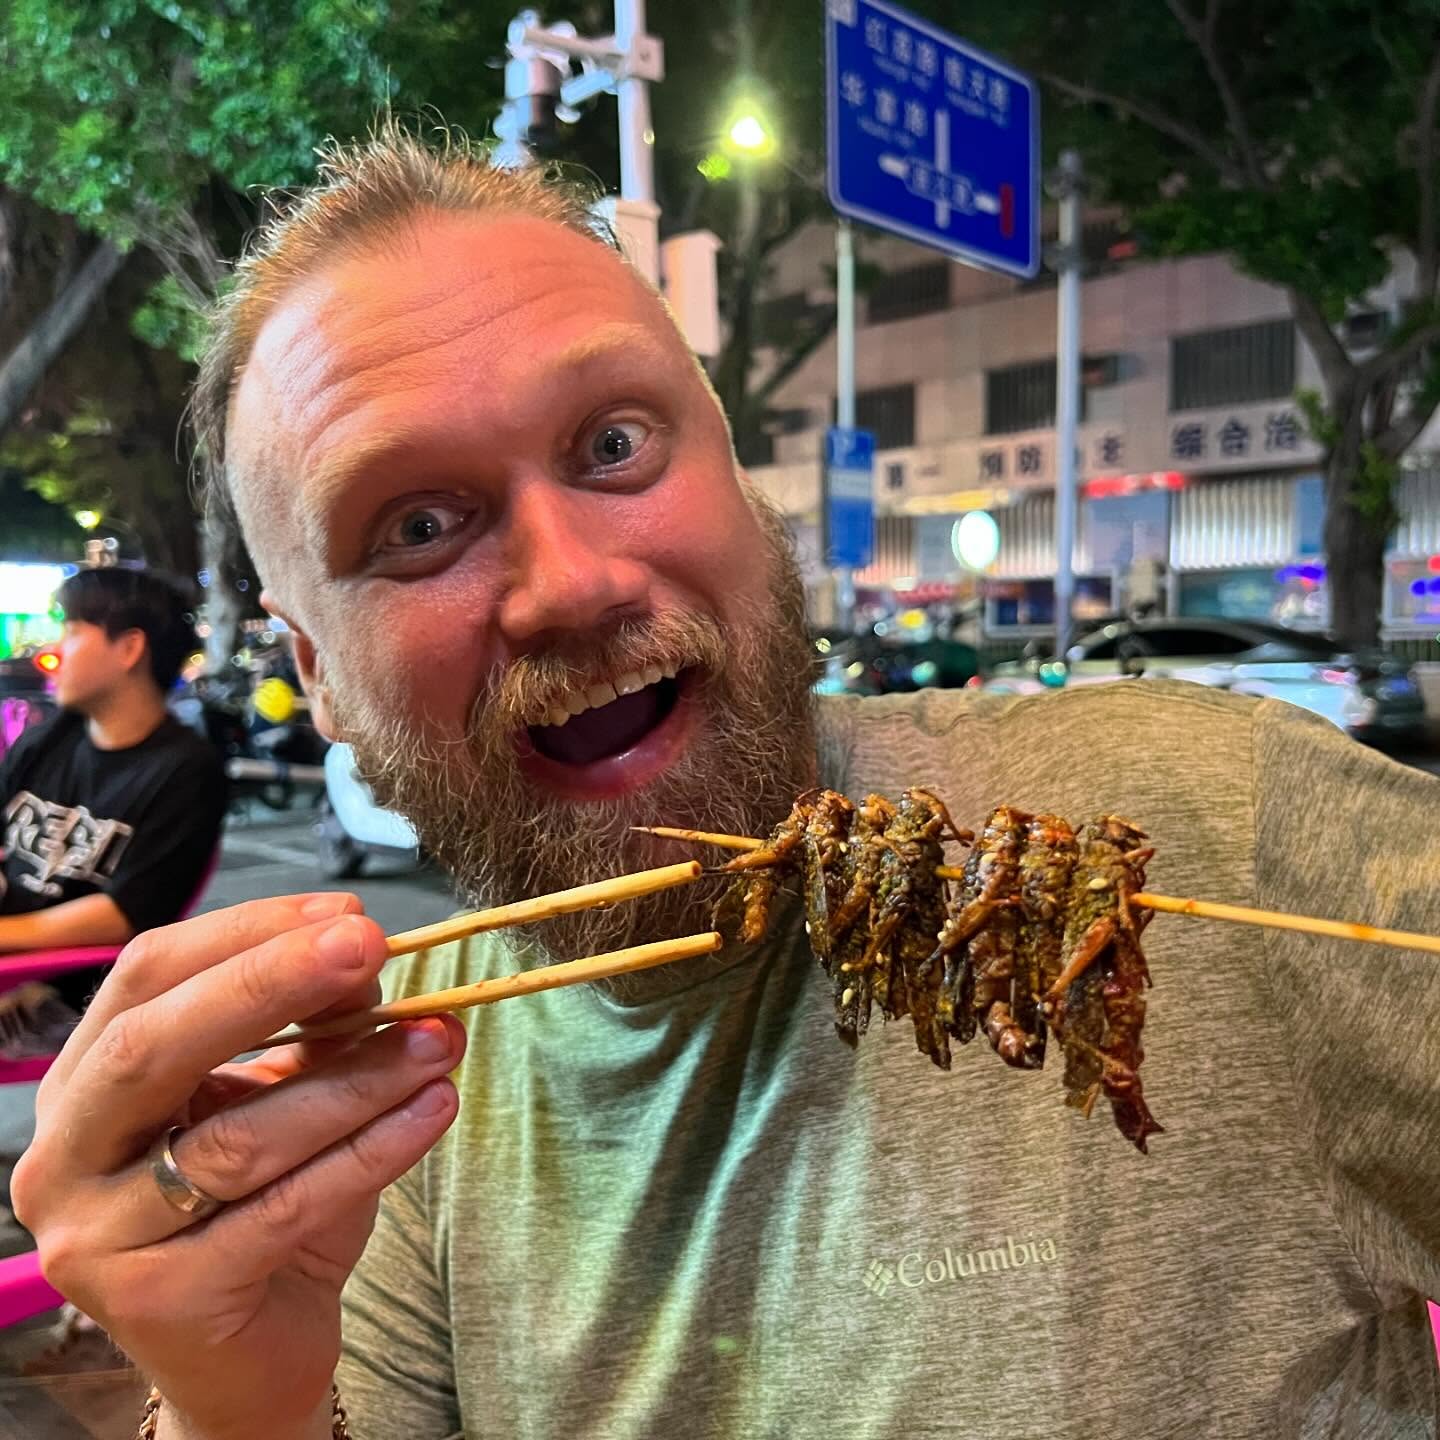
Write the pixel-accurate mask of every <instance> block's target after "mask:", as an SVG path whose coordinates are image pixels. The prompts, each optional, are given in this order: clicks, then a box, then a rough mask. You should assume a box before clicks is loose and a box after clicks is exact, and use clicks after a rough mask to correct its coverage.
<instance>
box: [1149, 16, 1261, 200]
mask: <svg viewBox="0 0 1440 1440" xmlns="http://www.w3.org/2000/svg"><path fill="white" fill-rule="evenodd" d="M1165 5H1166V7H1167V8H1168V9H1169V11H1170V13H1171V14H1172V15H1173V16H1174V17H1175V19H1176V20H1177V21H1178V22H1179V25H1180V28H1181V29H1182V30H1184V32H1185V34H1186V35H1187V36H1188V37H1189V38H1190V41H1191V43H1192V44H1193V45H1194V46H1195V48H1196V49H1197V50H1198V51H1199V52H1200V58H1201V59H1202V60H1204V62H1205V68H1206V69H1207V70H1208V71H1209V72H1210V80H1211V82H1212V83H1213V84H1214V86H1215V93H1216V94H1217V95H1218V96H1219V97H1220V103H1221V105H1223V106H1224V107H1225V118H1226V120H1227V122H1228V123H1229V126H1230V133H1231V135H1233V136H1234V138H1235V144H1236V145H1237V146H1238V147H1239V149H1240V158H1241V160H1242V161H1243V162H1244V166H1245V178H1246V179H1247V180H1248V181H1249V182H1250V184H1251V185H1253V186H1254V187H1255V188H1256V189H1257V190H1268V189H1269V188H1270V182H1269V181H1268V180H1267V179H1266V178H1265V171H1264V170H1263V169H1262V168H1261V165H1260V156H1259V152H1258V151H1257V150H1256V149H1255V141H1254V139H1253V137H1252V136H1251V134H1250V126H1249V125H1248V124H1247V123H1246V120H1245V111H1244V108H1243V107H1242V106H1241V104H1240V97H1239V96H1238V95H1236V93H1235V89H1234V86H1232V85H1231V84H1230V77H1229V76H1228V75H1227V74H1226V73H1225V67H1224V66H1223V65H1222V64H1221V63H1220V52H1219V51H1218V50H1217V49H1216V48H1215V26H1216V22H1217V21H1218V20H1219V18H1220V0H1209V3H1208V4H1207V6H1206V9H1205V19H1204V20H1203V21H1201V20H1197V19H1196V18H1195V17H1194V16H1193V15H1192V14H1191V13H1190V12H1189V11H1188V10H1187V9H1186V8H1185V6H1184V5H1183V4H1182V3H1181V0H1165Z"/></svg>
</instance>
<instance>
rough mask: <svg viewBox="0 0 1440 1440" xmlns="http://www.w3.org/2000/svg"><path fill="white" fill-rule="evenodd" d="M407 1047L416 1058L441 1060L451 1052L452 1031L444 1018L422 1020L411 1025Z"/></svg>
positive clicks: (406, 1039)
mask: <svg viewBox="0 0 1440 1440" xmlns="http://www.w3.org/2000/svg"><path fill="white" fill-rule="evenodd" d="M405 1048H406V1049H407V1050H409V1052H410V1054H411V1055H412V1056H414V1058H415V1059H416V1060H439V1059H441V1058H442V1057H443V1056H446V1055H448V1054H449V1053H450V1032H449V1031H448V1030H447V1029H446V1028H445V1022H444V1021H443V1020H422V1021H421V1022H420V1023H419V1024H418V1025H412V1026H410V1027H409V1033H408V1034H407V1035H406V1036H405Z"/></svg>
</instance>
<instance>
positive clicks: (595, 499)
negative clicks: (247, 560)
mask: <svg viewBox="0 0 1440 1440" xmlns="http://www.w3.org/2000/svg"><path fill="white" fill-rule="evenodd" d="M228 451H229V454H230V457H231V460H232V463H233V468H234V470H235V471H236V472H238V474H239V475H240V476H241V477H243V478H242V479H241V480H240V481H239V484H238V490H239V493H238V494H237V503H238V506H239V509H240V513H241V518H242V520H243V522H244V526H245V530H246V535H247V538H248V540H249V541H250V544H251V548H252V551H253V552H254V553H255V554H256V556H257V559H258V560H259V563H260V566H261V569H262V572H263V573H264V575H265V578H266V582H267V586H268V589H269V591H270V593H271V595H272V597H273V598H274V601H275V603H276V605H277V607H278V608H279V609H280V610H281V611H282V612H283V613H284V614H285V616H286V618H287V619H288V620H289V621H290V622H291V624H292V625H293V627H294V628H295V630H296V632H297V642H296V658H297V661H298V662H299V664H300V666H301V669H302V673H303V674H304V676H305V679H306V681H307V685H308V687H309V688H310V689H311V691H312V695H314V697H315V699H316V701H317V713H318V715H319V717H320V719H321V721H322V723H323V724H326V725H328V727H329V728H330V729H331V730H332V731H333V732H334V733H336V734H337V735H338V736H340V738H343V739H347V740H349V741H351V742H352V743H353V744H354V745H355V748H356V753H357V756H358V757H359V760H360V763H361V768H362V770H363V771H364V772H365V773H366V774H367V778H370V779H371V781H372V783H373V784H374V786H375V789H376V792H377V795H378V796H379V797H380V798H381V800H382V801H383V802H385V803H390V804H392V805H394V806H395V808H398V809H401V810H402V811H404V812H405V813H407V814H409V815H410V818H411V819H412V820H413V821H415V823H416V825H417V828H419V830H420V832H421V835H422V838H423V839H424V840H425V842H426V843H427V845H428V846H429V847H430V848H431V849H432V850H434V851H435V852H436V853H437V854H438V856H439V858H440V859H441V860H442V861H443V862H444V863H446V864H447V865H448V866H449V868H451V869H452V871H454V873H455V874H456V875H457V878H458V879H459V880H460V881H461V882H462V884H463V885H464V886H465V887H466V888H467V889H468V890H469V892H470V893H471V895H472V897H473V898H474V899H476V900H477V901H481V900H493V899H502V898H503V899H512V898H518V896H520V895H522V894H525V893H535V892H537V891H538V890H542V889H552V888H560V887H562V886H565V885H572V884H578V883H582V882H584V881H586V880H590V879H595V878H599V877H600V876H603V875H609V874H617V873H620V872H621V871H624V870H627V869H633V868H636V867H637V866H640V865H648V864H657V863H664V862H665V861H668V860H673V859H677V858H681V857H680V855H678V854H677V853H676V852H675V851H674V850H673V848H671V849H665V848H664V846H663V842H657V841H651V840H647V839H645V838H644V837H639V836H635V835H633V834H632V833H631V832H630V829H629V827H630V825H632V824H639V823H655V824H661V823H669V824H679V825H704V826H706V828H711V829H720V828H729V829H742V830H745V831H753V830H755V829H763V828H766V827H768V826H769V825H770V824H772V823H773V822H774V820H775V819H776V818H778V816H779V815H780V814H783V813H784V810H785V809H786V808H788V800H789V796H790V795H791V794H792V793H793V790H794V788H795V787H797V786H799V785H803V784H804V783H806V782H807V781H808V779H809V778H810V772H811V770H812V768H813V740H812V736H811V732H810V726H809V706H808V682H809V674H808V663H807V662H808V653H809V652H808V647H807V646H806V645H805V641H804V632H803V616H802V613H801V609H800V592H799V587H798V581H797V579H796V576H795V574H794V569H793V564H792V562H791V561H790V558H789V556H788V553H787V552H786V551H785V549H784V546H783V544H781V543H780V542H779V540H778V539H777V536H776V533H775V526H774V524H773V522H770V521H768V520H767V518H766V517H764V516H761V515H759V514H757V512H756V510H755V509H753V508H752V507H751V505H750V504H749V503H748V502H747V500H746V498H745V495H744V493H743V492H742V490H741V488H740V485H739V483H738V480H737V476H736V473H735V468H734V462H733V459H732V455H731V450H730V444H729V437H728V433H727V430H726V428H725V425H724V422H723V419H722V417H721V415H720V413H719V411H718V408H717V407H716V405H715V403H714V400H713V398H712V396H711V394H710V392H709V390H708V389H707V387H706V386H705V385H704V383H703V381H702V378H701V376H700V375H699V373H698V372H697V370H696V368H695V365H694V362H693V360H692V359H691V357H690V355H689V353H688V352H687V350H686V349H685V347H684V344H683V342H682V341H681V339H680V337H679V335H678V334H677V333H676V331H675V329H674V326H673V325H672V324H671V322H670V321H669V319H668V317H667V316H666V315H665V313H664V311H663V309H662V308H661V306H660V305H659V303H658V302H657V300H656V298H655V297H654V296H653V295H652V294H651V293H650V292H649V291H648V290H647V289H646V288H645V287H644V286H643V285H641V284H640V283H639V282H638V281H637V280H636V279H635V278H634V276H633V275H631V274H630V272H629V271H628V270H626V269H625V267H624V266H623V265H621V264H620V262H619V261H618V260H617V259H616V258H615V257H614V256H613V255H611V254H610V253H608V252H607V251H606V250H605V249H604V248H603V247H601V246H599V245H597V244H595V243H594V242H592V241H588V240H586V239H585V238H583V237H581V236H578V235H575V234H572V233H571V232H569V231H567V230H565V229H563V228H561V227H559V226H556V225H553V224H550V223H548V222H544V221H537V220H531V219H526V218H521V217H504V218H499V219H495V220H489V221H484V222H479V221H476V220H473V219H469V218H465V217H458V216H450V215H441V216H434V217H426V218H424V219H422V220H421V221H420V222H419V223H418V224H417V225H416V226H415V228H414V229H413V231H410V232H407V234H406V235H405V236H404V237H403V238H401V239H400V240H398V241H394V242H391V243H388V244H386V245H384V246H382V247H378V248H376V249H374V250H371V251H368V252H366V253H364V254H360V255H356V256H352V257H350V258H347V259H345V260H343V261H339V262H337V263H336V264H335V265H334V266H333V267H331V268H329V269H327V270H325V271H323V272H321V273H320V274H318V275H316V276H314V277H312V278H311V279H309V280H307V281H305V282H303V283H302V284H301V285H299V286H298V287H296V289H294V290H293V291H292V292H291V293H290V295H289V296H287V297H286V298H285V299H284V300H283V301H282V302H281V303H280V305H279V306H278V307H277V308H276V309H275V310H274V312H272V314H271V315H270V316H269V317H268V318H267V320H266V322H265V324H264V326H263V327H262V329H261V331H260V334H259V336H258V337H257V340H256V344H255V347H254V350H253V353H252V355H251V357H250V359H249V362H248V363H247V365H246V367H245V371H244V374H243V377H242V380H241V383H240V385H239V387H238V391H237V394H236V398H235V401H234V403H233V406H232V411H231V418H230V425H229V431H228ZM695 918H696V916H695V911H694V901H693V899H692V900H691V901H690V902H689V903H688V905H687V904H686V903H685V901H684V899H683V897H682V899H681V900H678V901H677V900H676V899H675V897H670V899H669V900H657V901H656V902H655V903H654V904H652V905H650V906H649V907H648V908H647V907H645V906H637V905H627V906H623V907H619V908H618V909H617V910H615V911H613V912H609V913H607V914H601V915H591V916H589V917H577V918H576V919H574V920H572V921H570V922H569V923H568V924H560V925H558V926H556V927H552V929H551V932H550V934H549V936H548V937H547V939H548V940H549V942H550V944H551V946H552V948H553V949H555V950H557V951H568V952H569V953H576V949H575V947H578V946H586V947H589V948H594V947H596V946H598V945H599V944H600V943H601V942H602V941H606V942H610V943H621V942H623V941H625V940H627V939H631V938H652V939H653V938H658V935H657V933H656V932H654V931H653V930H651V933H643V936H642V932H644V931H646V930H647V929H649V928H650V926H651V925H659V924H661V923H664V924H674V923H680V922H681V921H682V920H684V919H690V920H694V919H695ZM693 928H700V927H699V926H698V925H696V926H694V927H693Z"/></svg>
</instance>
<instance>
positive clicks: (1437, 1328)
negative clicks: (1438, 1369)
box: [1430, 1300, 1440, 1365]
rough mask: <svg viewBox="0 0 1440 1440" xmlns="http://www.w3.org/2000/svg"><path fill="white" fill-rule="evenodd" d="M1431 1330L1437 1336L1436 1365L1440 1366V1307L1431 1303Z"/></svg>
mask: <svg viewBox="0 0 1440 1440" xmlns="http://www.w3.org/2000/svg"><path fill="white" fill-rule="evenodd" d="M1430 1329H1431V1330H1432V1331H1433V1332H1434V1335H1435V1363H1436V1364H1437V1365H1440V1305H1437V1304H1436V1303H1435V1302H1434V1301H1433V1300H1432V1301H1431V1302H1430Z"/></svg>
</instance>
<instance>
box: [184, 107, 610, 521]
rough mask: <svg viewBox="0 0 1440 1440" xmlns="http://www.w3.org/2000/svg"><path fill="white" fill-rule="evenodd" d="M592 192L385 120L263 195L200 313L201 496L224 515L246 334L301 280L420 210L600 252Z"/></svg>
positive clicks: (251, 338) (194, 408)
mask: <svg viewBox="0 0 1440 1440" xmlns="http://www.w3.org/2000/svg"><path fill="white" fill-rule="evenodd" d="M598 197H599V190H598V187H596V186H594V185H593V184H591V183H587V182H584V181H581V180H578V179H576V178H575V177H574V176H573V175H572V174H570V173H568V172H564V171H561V170H560V169H558V168H556V167H550V168H545V169H536V168H532V169H526V170H507V169H501V168H499V167H498V166H495V165H493V164H491V162H490V159H489V156H488V154H487V153H486V151H485V150H484V149H483V148H482V147H481V146H478V145H476V144H474V143H472V142H471V141H469V140H467V139H466V138H465V137H464V136H463V135H461V134H459V133H458V132H456V131H453V130H450V129H448V128H441V129H439V131H438V133H437V139H436V140H435V141H434V142H431V141H427V140H425V139H422V138H421V137H420V136H418V135H417V134H415V133H414V132H413V131H411V130H410V129H407V128H406V127H405V125H404V124H402V123H401V122H399V121H397V120H395V119H394V118H391V117H386V119H385V120H384V121H383V122H382V123H381V124H380V125H378V126H377V127H376V129H375V130H374V131H373V132H372V134H371V135H370V137H369V138H368V139H367V140H364V141H358V142H356V143H354V144H349V145H345V144H341V143H339V142H338V141H331V142H330V143H329V144H327V145H326V146H325V147H324V148H323V149H322V150H321V151H320V164H319V169H318V175H317V178H316V181H315V183H314V184H313V185H310V186H308V187H306V188H305V189H303V190H299V191H296V192H294V193H292V194H285V193H283V192H278V191H276V192H272V193H271V194H270V195H268V196H267V197H266V200H265V202H264V203H265V206H266V208H267V209H268V210H269V212H270V218H268V219H267V220H266V221H265V222H264V223H263V224H262V225H261V227H260V229H259V230H258V231H256V233H255V234H254V235H253V236H252V237H251V239H250V241H249V243H248V244H247V246H246V249H245V253H244V254H243V255H242V256H241V258H240V260H239V261H238V262H237V263H236V265H235V269H234V272H233V276H232V279H231V284H230V285H229V287H228V289H227V292H226V294H225V295H224V297H223V298H222V299H221V300H219V301H218V302H217V304H216V305H215V307H214V309H213V310H212V311H211V314H210V316H209V324H208V334H207V339H206V342H205V347H204V350H203V353H202V355H201V359H200V367H199V374H198V376H197V378H196V381H195V386H194V389H193V391H192V393H191V399H190V423H191V428H192V430H193V432H194V435H195V440H196V457H197V461H198V464H199V479H200V488H201V494H202V497H203V499H204V501H205V504H206V506H207V508H210V509H211V510H212V512H213V511H218V512H221V513H222V515H223V513H224V512H230V511H231V510H232V505H231V499H232V495H231V487H230V483H229V475H228V471H227V465H226V452H225V422H226V415H227V412H228V409H229V405H230V397H231V395H232V393H233V391H234V388H235V384H236V381H237V380H238V379H239V375H240V371H241V369H242V368H243V367H244V364H245V361H246V360H247V359H248V357H249V355H250V350H251V347H252V346H253V345H254V343H255V337H256V335H257V334H258V333H259V331H260V327H261V326H262V325H263V324H264V322H265V319H266V317H267V316H268V315H269V313H270V311H271V310H272V309H273V308H274V307H275V305H276V304H277V302H278V301H279V300H280V299H281V297H282V296H283V295H284V294H285V293H286V292H287V291H288V290H289V289H290V287H291V286H292V285H293V284H295V282H296V281H298V280H300V279H303V278H304V277H305V276H306V275H309V274H311V273H313V272H314V271H315V270H317V269H318V268H320V266H322V265H324V264H326V263H328V262H330V261H332V260H334V259H336V258H337V257H338V256H341V255H345V254H354V253H356V252H357V251H360V250H362V249H365V248H370V247H374V246H375V245H376V244H378V243H380V242H382V241H384V240H385V239H386V238H388V237H390V236H393V235H394V234H396V233H397V232H398V231H400V230H402V229H404V228H405V227H406V226H407V225H409V224H410V223H411V222H412V221H413V220H414V219H415V218H416V216H418V215H420V214H423V213H424V212H425V211H427V210H429V211H436V210H448V211H461V212H467V213H472V214H476V215H497V214H522V215H527V216H533V217H536V218H538V219H542V220H552V221H554V222H555V223H556V224H559V225H564V226H566V227H567V228H568V229H571V230H574V231H576V232H577V233H579V234H581V235H584V236H586V237H587V238H590V239H593V240H595V241H597V242H598V243H601V244H604V245H607V246H608V247H609V248H611V249H614V250H617V251H618V249H619V246H618V244H617V243H616V240H615V237H614V234H613V233H612V232H611V230H610V229H609V227H608V226H607V225H606V223H605V221H604V220H603V219H601V218H600V217H599V216H597V215H596V213H595V212H594V210H593V208H592V207H593V205H594V203H595V201H596V199H598Z"/></svg>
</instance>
